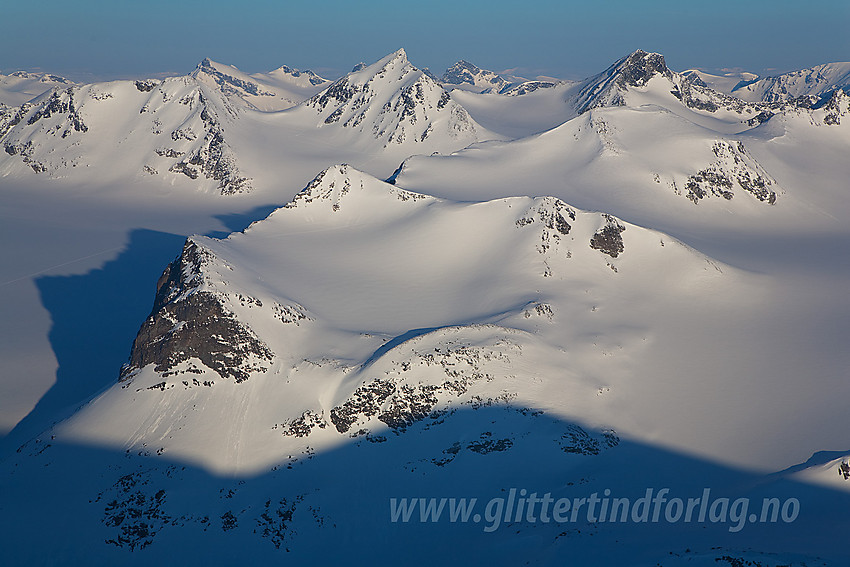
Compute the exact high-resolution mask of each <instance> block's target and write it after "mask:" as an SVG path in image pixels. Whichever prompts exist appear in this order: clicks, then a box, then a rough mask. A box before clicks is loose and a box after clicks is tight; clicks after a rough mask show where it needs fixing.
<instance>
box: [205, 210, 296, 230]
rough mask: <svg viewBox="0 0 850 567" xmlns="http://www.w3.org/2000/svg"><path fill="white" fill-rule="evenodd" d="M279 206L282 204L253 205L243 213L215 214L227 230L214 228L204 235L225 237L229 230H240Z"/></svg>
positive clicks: (261, 218)
mask: <svg viewBox="0 0 850 567" xmlns="http://www.w3.org/2000/svg"><path fill="white" fill-rule="evenodd" d="M281 206H283V205H262V206H259V207H254V208H253V209H251V210H250V211H246V212H244V213H226V214H222V215H216V216H215V218H217V219H218V220H219V222H221V224H223V225H224V226H225V228H226V229H227V231H221V230H215V231H211V232H208V233H207V234H206V236H210V237H212V238H227V236H228V235H229V234H230V233H231V232H242V231H243V230H245V229H246V228H248V227H249V226H251V223H253V222H256V221H259V220H263V219H264V218H266V217H267V216H269V215H270V214H271V213H272V212H273V211H274V210H275V209H278V208H280V207H281Z"/></svg>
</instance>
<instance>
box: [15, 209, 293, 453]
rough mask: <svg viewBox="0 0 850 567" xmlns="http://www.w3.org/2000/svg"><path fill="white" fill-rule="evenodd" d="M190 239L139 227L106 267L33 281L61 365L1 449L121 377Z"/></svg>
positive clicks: (254, 216)
mask: <svg viewBox="0 0 850 567" xmlns="http://www.w3.org/2000/svg"><path fill="white" fill-rule="evenodd" d="M277 207H278V205H264V206H259V207H255V208H253V209H251V210H249V211H245V212H242V213H227V214H221V215H217V216H216V217H215V218H216V219H218V220H219V221H220V222H221V223H222V224H223V225H224V227H225V228H226V229H227V231H211V232H208V233H207V234H206V236H211V237H214V238H224V237H226V236H227V235H228V234H230V232H228V231H234V232H235V231H241V230H244V229H245V228H246V227H248V226H249V225H250V224H251V223H252V222H254V221H257V220H261V219H264V218H265V217H267V216H268V215H269V214H270V213H271V211H273V210H274V209H276V208H277ZM185 240H186V235H182V234H172V233H166V232H159V231H154V230H147V229H136V230H133V231H131V232H130V233H129V237H128V243H127V245H126V246H125V248H124V250H123V251H122V252H121V254H120V255H119V256H118V257H117V258H115V259H114V260H111V261H109V262H107V263H106V264H104V265H103V267H101V268H98V269H95V270H92V271H90V272H88V273H86V274H82V275H74V276H43V277H40V278H37V279H36V280H35V285H36V287H37V288H38V291H39V294H40V295H41V301H42V304H43V305H44V307H45V309H47V310H48V311H49V312H50V316H51V319H52V326H51V329H50V332H49V335H48V340H49V341H50V345H51V347H52V349H53V352H54V354H55V356H56V360H57V362H58V365H59V367H58V369H57V371H56V382H55V384H54V385H53V386H52V387H51V388H50V390H48V391H47V393H45V394H44V396H42V398H41V399H40V400H39V402H38V404H36V406H35V408H33V410H32V411H31V412H30V413H29V414H28V415H27V416H26V417H25V418H24V419H23V420H21V422H20V423H18V425H17V426H15V428H14V429H13V430H12V431H10V432H9V433H8V434H6V435H5V436H3V437H2V438H0V447H2V448H3V451H2V452H3V454H6V453H7V451H8V450H9V449H14V448H17V446H19V445H20V444H21V443H24V442H25V441H27V440H28V439H30V438H31V437H33V436H34V435H38V434H39V433H41V432H42V431H44V429H46V428H48V427H50V426H51V425H52V424H53V423H55V422H57V421H60V420H62V419H64V418H66V417H68V416H69V415H70V414H71V413H72V412H73V411H74V410H76V409H77V408H78V407H79V406H80V404H82V403H84V402H86V401H87V400H89V399H90V398H91V397H92V396H94V395H95V394H97V393H98V392H99V391H101V390H102V389H104V388H106V387H107V386H109V385H111V384H112V383H113V382H114V381H115V380H116V379H117V377H118V373H119V371H120V369H121V365H122V364H123V363H124V362H126V361H127V358H128V356H129V354H130V348H131V347H132V344H133V339H135V337H136V333H137V332H138V330H139V327H140V326H141V325H142V323H143V322H144V320H145V318H147V316H148V315H149V313H150V310H151V307H152V306H153V301H154V297H155V295H156V282H157V280H158V279H159V276H160V275H161V274H162V272H163V270H164V269H165V267H166V266H167V265H168V263H169V262H171V261H172V260H173V259H174V258H175V257H177V256H178V255H179V254H180V252H181V250H182V247H183V243H184V242H185Z"/></svg>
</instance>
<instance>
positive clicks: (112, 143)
mask: <svg viewBox="0 0 850 567" xmlns="http://www.w3.org/2000/svg"><path fill="white" fill-rule="evenodd" d="M235 118H236V110H235V108H234V107H232V105H230V104H229V103H228V102H227V100H226V99H225V98H224V97H223V96H222V95H221V94H220V93H219V91H217V90H214V89H210V88H208V87H207V86H206V85H204V84H202V83H200V82H199V81H197V80H195V79H193V78H191V77H174V78H169V79H165V80H144V81H115V82H110V83H95V84H91V85H83V86H72V87H67V88H64V87H63V88H54V89H51V90H50V91H49V92H46V93H44V94H43V95H41V96H40V97H38V98H37V99H34V100H32V101H30V102H28V103H25V104H23V105H22V106H20V107H17V108H7V109H3V110H2V111H0V143H1V144H2V147H3V150H4V153H3V154H2V156H0V175H10V174H11V175H21V174H22V173H23V172H24V171H26V170H31V171H32V172H35V173H40V174H46V175H48V176H50V177H65V176H75V175H81V176H84V177H88V178H90V179H96V180H97V182H98V183H108V182H112V181H115V180H119V179H128V178H129V179H132V178H134V177H137V176H144V175H151V176H162V178H163V180H164V182H165V183H175V182H178V181H180V180H184V179H189V180H192V181H194V183H191V185H192V186H194V187H196V188H202V189H205V190H214V191H220V192H221V193H222V194H232V193H239V192H242V191H245V190H247V189H249V188H250V181H249V180H248V179H247V178H246V177H245V176H243V175H242V173H241V172H240V170H239V166H238V165H237V160H236V157H235V155H234V153H233V151H232V149H231V147H230V145H229V144H228V143H227V141H226V140H225V137H224V136H225V134H224V133H225V130H226V128H227V125H228V124H230V123H232V121H233V120H235Z"/></svg>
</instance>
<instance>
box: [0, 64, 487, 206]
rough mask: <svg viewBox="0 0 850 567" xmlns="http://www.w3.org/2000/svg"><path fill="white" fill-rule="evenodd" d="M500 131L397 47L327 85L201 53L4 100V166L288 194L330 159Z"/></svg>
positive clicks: (381, 171)
mask: <svg viewBox="0 0 850 567" xmlns="http://www.w3.org/2000/svg"><path fill="white" fill-rule="evenodd" d="M310 95H312V96H311V97H310V98H307V97H308V96H310ZM297 100H301V102H300V103H299V104H297V105H295V102H296V101H297ZM293 105H294V106H293ZM280 109H283V110H281V111H278V112H271V110H280ZM498 137H499V136H498V135H497V134H495V133H492V132H490V131H488V130H486V129H485V128H483V127H482V126H480V125H479V124H477V123H476V122H475V120H473V119H472V118H471V117H470V116H469V114H468V113H467V112H466V110H465V109H464V108H463V107H462V106H460V105H459V104H458V103H457V102H455V101H454V100H452V97H451V96H450V95H449V94H448V93H447V92H446V91H445V90H443V88H442V87H440V85H439V84H437V83H436V82H435V81H434V80H432V79H431V78H429V77H428V76H427V75H425V74H424V73H423V72H422V71H420V70H418V69H416V68H415V67H413V66H412V65H411V64H410V63H409V62H408V61H407V58H406V55H405V54H404V51H403V50H400V51H398V52H396V53H393V54H391V55H389V56H387V57H385V58H384V59H382V60H381V61H379V62H377V63H375V64H374V65H371V66H368V67H364V68H363V69H361V70H359V71H357V72H353V73H350V74H349V75H347V76H345V77H343V78H342V79H340V80H339V81H337V82H336V83H334V84H333V85H330V86H328V82H327V81H324V80H322V79H320V78H318V77H316V76H315V75H313V74H311V73H308V72H299V71H296V70H293V69H289V68H280V69H278V70H276V71H273V72H272V73H270V74H269V75H265V76H260V75H251V76H249V75H245V74H243V73H241V72H239V71H238V70H237V69H236V68H234V67H228V66H225V65H221V64H218V63H214V62H211V61H209V60H204V61H203V62H202V63H201V64H200V65H199V66H198V68H197V69H196V70H195V71H194V72H193V73H192V74H191V75H190V76H185V77H172V78H168V79H164V80H145V81H115V82H111V83H96V84H92V85H84V86H73V87H67V88H62V89H53V90H52V91H50V92H49V93H45V94H44V95H42V96H41V97H40V98H38V99H35V100H33V101H31V102H28V103H25V104H23V105H21V106H20V107H17V108H14V107H2V108H0V145H2V148H3V149H4V152H3V153H2V154H0V175H5V176H12V177H18V176H27V175H32V173H33V172H34V173H37V174H46V175H47V176H49V177H52V178H59V177H68V178H70V179H72V180H74V181H85V182H87V183H89V184H91V185H93V186H103V185H108V184H109V183H113V182H115V181H118V180H126V179H133V178H137V177H150V178H151V180H152V181H153V180H156V179H161V180H162V181H163V182H164V183H165V184H167V185H177V186H179V187H189V188H191V189H194V190H203V191H215V192H220V193H222V194H234V193H241V192H246V191H248V190H250V189H253V188H259V189H262V190H269V191H277V192H280V191H282V192H283V198H284V199H286V198H290V197H291V196H292V195H294V194H295V193H296V192H297V191H298V190H299V188H300V187H303V184H304V183H305V182H306V181H308V180H309V179H311V178H312V177H313V176H314V175H315V173H316V171H319V170H321V169H324V168H326V167H328V166H329V165H330V164H332V163H336V162H339V161H346V162H351V163H354V164H356V165H358V166H360V167H363V168H365V169H368V170H370V171H373V172H374V173H376V174H378V175H383V176H389V175H390V174H391V173H392V172H393V170H394V169H395V168H396V167H397V165H398V163H399V162H400V161H401V160H403V159H404V158H406V157H408V156H410V155H413V154H417V153H432V152H440V153H451V152H453V151H456V150H459V149H461V148H464V147H466V146H468V145H469V144H471V143H474V142H477V141H480V140H487V139H494V138H498ZM283 178H286V179H289V183H288V184H286V185H284V186H283V187H281V179H283Z"/></svg>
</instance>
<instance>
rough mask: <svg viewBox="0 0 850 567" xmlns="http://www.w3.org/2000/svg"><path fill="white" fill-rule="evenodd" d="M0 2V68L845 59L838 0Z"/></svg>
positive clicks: (526, 65) (337, 67)
mask: <svg viewBox="0 0 850 567" xmlns="http://www.w3.org/2000/svg"><path fill="white" fill-rule="evenodd" d="M0 13H2V15H3V18H2V19H3V20H4V23H3V25H2V28H3V33H2V34H0V72H3V73H8V72H10V71H15V70H18V69H41V70H44V71H50V72H54V73H58V74H64V75H65V76H68V77H70V78H73V79H77V80H82V79H86V78H91V79H104V78H124V77H138V76H147V75H153V74H156V73H161V72H164V73H181V74H182V73H188V72H190V71H191V70H192V69H193V68H194V67H195V65H196V64H197V63H198V62H199V61H200V60H201V59H203V58H204V57H210V58H211V59H214V60H216V61H220V62H223V63H229V64H233V65H236V66H237V67H239V68H240V69H243V70H245V71H250V72H254V71H266V70H271V69H274V68H276V67H278V66H280V65H283V64H286V65H290V66H293V67H298V68H302V69H306V68H311V69H314V70H316V71H317V72H320V73H321V74H325V75H326V76H331V77H333V76H338V75H340V74H343V73H345V72H347V71H348V70H349V69H350V68H351V67H352V66H353V65H354V64H355V63H357V62H359V61H365V62H367V63H369V62H373V61H375V60H377V59H379V58H380V57H382V56H383V55H386V54H387V53H390V52H392V51H394V50H396V49H398V48H399V47H404V48H405V49H406V50H407V53H408V56H409V57H410V59H411V61H412V62H413V63H414V64H415V65H417V66H419V67H430V68H431V69H432V70H433V71H435V72H436V73H437V74H440V73H442V71H443V70H444V69H445V68H446V67H448V66H449V65H450V64H452V63H453V62H455V61H457V60H458V59H467V60H469V61H471V62H473V63H475V64H477V65H479V66H481V67H485V68H489V69H493V70H504V69H509V68H518V70H520V71H521V72H522V73H521V74H525V75H528V76H533V75H536V74H538V73H540V74H550V75H554V76H559V77H568V78H581V77H584V76H588V75H591V74H593V73H596V72H598V71H601V70H603V69H604V68H605V67H607V66H608V65H609V64H610V63H611V62H613V61H614V60H616V59H618V58H619V57H621V56H623V55H625V54H627V53H629V52H631V51H633V50H635V49H645V50H647V51H658V52H661V53H663V54H664V55H665V56H666V58H667V62H668V64H669V65H670V67H671V68H673V69H676V70H684V69H686V68H691V67H699V68H705V69H719V68H724V67H730V68H731V67H739V68H744V69H747V70H752V71H755V72H758V73H764V72H765V71H766V70H768V73H769V72H780V71H787V70H792V69H798V68H802V67H807V66H812V65H816V64H818V63H826V62H829V61H848V60H850V34H848V33H847V22H848V21H850V2H848V1H847V0H828V1H824V2H815V3H808V4H806V3H803V2H800V1H799V0H793V1H786V0H774V1H768V0H744V1H741V0H738V1H737V2H736V1H730V0H711V1H708V2H689V1H687V0H677V1H672V0H654V1H652V0H650V1H644V2H639V1H635V0H597V1H595V2H594V1H583V2H572V1H568V0H561V1H555V0H529V1H527V2H525V3H523V4H520V3H518V2H508V1H504V0H489V1H484V0H470V1H463V0H454V1H450V0H420V1H418V2H405V1H402V0H397V1H394V2H392V1H387V0H378V1H365V0H364V1H362V2H352V1H351V0H347V1H342V0H322V1H319V2H317V1H311V2H304V1H301V2H287V1H272V0H245V1H243V2H240V3H238V5H237V3H236V2H225V1H222V0H206V1H201V0H76V1H74V0H64V1H61V2H60V1H57V0H30V1H27V2H11V1H7V2H4V6H3V7H2V10H0Z"/></svg>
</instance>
